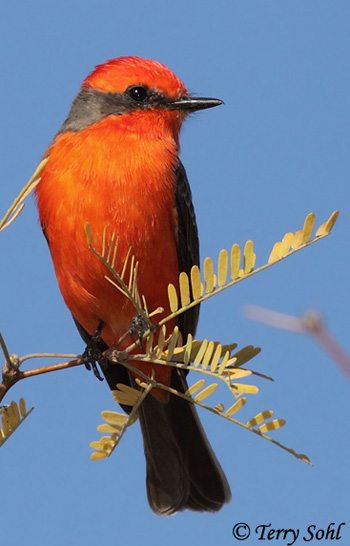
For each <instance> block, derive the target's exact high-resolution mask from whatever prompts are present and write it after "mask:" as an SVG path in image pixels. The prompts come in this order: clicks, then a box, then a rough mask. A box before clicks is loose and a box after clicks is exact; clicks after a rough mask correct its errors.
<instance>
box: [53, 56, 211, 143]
mask: <svg viewBox="0 0 350 546" xmlns="http://www.w3.org/2000/svg"><path fill="white" fill-rule="evenodd" d="M220 104H222V101H221V100H219V99H212V98H203V97H194V96H191V95H189V93H188V92H187V90H186V87H185V86H184V84H183V83H182V81H181V80H180V79H179V78H178V77H177V76H175V74H174V73H173V72H172V71H171V70H170V69H169V68H167V67H166V66H164V65H162V64H160V63H158V62H156V61H152V60H150V59H141V58H139V57H120V58H117V59H112V60H110V61H107V62H106V63H104V64H101V65H98V66H97V67H96V68H95V69H94V71H93V72H92V73H91V74H90V75H89V76H88V77H87V78H86V79H85V80H84V82H83V84H82V87H81V90H80V92H79V94H78V95H77V97H76V98H75V100H74V101H73V105H72V109H71V112H70V114H69V116H68V118H67V120H66V121H65V123H64V124H63V126H62V128H61V130H60V133H61V132H66V131H80V130H82V129H85V128H86V127H89V126H90V125H92V124H93V123H96V122H98V121H101V120H102V119H104V118H105V117H107V116H111V115H122V114H130V113H134V114H136V113H137V117H138V120H139V122H140V123H142V120H146V119H147V117H149V113H150V112H152V113H153V115H154V114H155V113H156V114H158V115H159V118H160V117H162V119H163V120H164V119H165V120H166V123H169V124H170V125H172V126H173V130H174V132H175V133H176V132H178V131H179V129H180V126H181V123H182V121H183V120H184V118H185V117H186V115H187V114H189V113H191V112H194V111H196V110H203V109H205V108H212V107H214V106H218V105H220ZM152 117H153V116H152Z"/></svg>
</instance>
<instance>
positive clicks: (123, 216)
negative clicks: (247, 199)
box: [36, 57, 231, 514]
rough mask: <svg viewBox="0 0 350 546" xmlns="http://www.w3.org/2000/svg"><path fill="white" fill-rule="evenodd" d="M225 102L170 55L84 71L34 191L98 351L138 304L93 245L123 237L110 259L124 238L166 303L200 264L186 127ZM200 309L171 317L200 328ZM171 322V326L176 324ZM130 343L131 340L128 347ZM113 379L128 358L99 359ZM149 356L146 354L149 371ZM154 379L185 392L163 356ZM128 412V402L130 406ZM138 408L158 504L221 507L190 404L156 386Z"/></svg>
mask: <svg viewBox="0 0 350 546" xmlns="http://www.w3.org/2000/svg"><path fill="white" fill-rule="evenodd" d="M221 103H222V101H220V100H218V99H209V98H195V97H193V96H191V95H189V93H188V92H187V90H186V88H185V86H184V84H183V83H182V82H181V81H180V80H179V79H178V78H177V77H176V76H175V75H174V74H173V73H172V72H171V71H170V70H169V69H168V68H167V67H165V66H164V65H161V64H159V63H157V62H155V61H152V60H149V59H140V58H138V57H121V58H118V59H113V60H111V61H108V62H106V63H105V64H102V65H99V66H97V67H96V68H95V70H94V71H93V72H92V73H91V74H90V75H89V76H88V77H87V78H86V79H85V81H84V82H83V84H82V87H81V89H80V91H79V93H78V95H77V96H76V98H75V99H74V101H73V104H72V107H71V110H70V112H69V115H68V117H67V119H66V121H65V122H64V123H63V125H62V127H61V128H60V130H59V131H58V133H57V134H56V136H55V137H54V139H53V141H52V143H51V145H50V147H49V149H48V151H47V153H46V155H45V157H48V158H49V162H48V163H47V165H46V166H45V168H44V170H43V171H42V174H41V180H40V182H39V184H38V186H37V189H36V198H37V205H38V209H39V216H40V222H41V225H42V228H43V231H44V234H45V237H46V239H47V241H48V244H49V247H50V251H51V256H52V260H53V263H54V267H55V271H56V275H57V280H58V284H59V287H60V290H61V292H62V295H63V298H64V300H65V302H66V304H67V306H68V308H69V309H70V311H71V313H72V315H73V318H74V320H75V322H76V324H77V327H78V329H79V332H80V334H81V336H82V338H83V339H84V341H85V342H86V343H87V344H88V346H89V344H90V345H91V343H92V340H95V339H96V336H94V334H95V333H96V332H97V331H100V337H99V340H98V341H97V342H96V343H97V345H98V348H99V350H100V351H103V350H104V349H106V348H107V347H110V346H112V345H114V344H115V343H116V342H117V340H118V339H119V338H120V336H121V335H122V334H124V333H125V332H126V331H127V330H128V329H129V328H130V325H131V323H132V319H133V316H134V315H135V309H134V307H133V306H132V304H131V303H130V302H129V301H128V300H127V299H126V298H125V296H124V295H123V294H121V293H120V291H119V290H117V289H116V288H115V287H113V286H112V285H111V284H110V283H108V282H107V281H106V279H105V275H106V269H105V266H104V265H103V263H102V262H101V261H100V260H99V259H98V258H97V257H96V256H94V255H93V254H92V252H91V251H90V250H89V248H88V245H87V240H86V234H85V231H84V225H85V223H86V222H88V223H89V224H90V226H91V233H92V238H93V243H94V242H95V246H97V247H98V245H100V244H101V241H102V237H103V230H104V228H105V229H106V234H107V241H106V242H107V245H108V241H109V239H108V238H110V237H111V236H112V234H113V233H115V235H116V236H117V237H118V238H119V245H118V252H117V259H116V263H115V269H116V270H117V271H121V269H122V265H123V262H124V260H125V257H126V254H127V252H128V250H129V248H130V247H131V248H132V254H133V255H134V256H135V259H136V260H137V261H138V262H139V270H138V288H139V292H140V294H143V295H144V296H145V299H146V302H147V306H148V309H149V310H154V309H156V308H158V307H163V308H164V313H169V312H170V310H169V304H168V298H167V287H168V284H169V283H173V284H174V285H175V286H178V276H179V273H180V272H181V271H186V272H187V273H189V272H190V270H191V267H192V266H193V265H194V264H197V265H198V263H199V249H198V233H197V225H196V219H195V214H194V209H193V205H192V198H191V190H190V186H189V183H188V180H187V177H186V173H185V169H184V167H183V165H182V164H181V162H180V159H179V156H178V154H179V132H180V128H181V125H182V122H183V121H184V119H185V118H186V116H187V115H188V114H189V113H191V112H194V111H196V110H201V109H204V108H211V107H213V106H218V105H219V104H221ZM198 312H199V309H198V307H195V308H193V309H190V310H188V311H187V312H186V313H184V314H183V315H180V317H179V319H178V320H177V321H175V322H173V323H172V324H169V326H168V328H169V327H174V326H175V324H177V325H178V327H179V329H180V332H181V334H182V337H183V339H184V340H186V339H187V335H188V334H189V333H191V334H192V335H194V333H195V330H196V326H197V322H198ZM169 331H170V330H169ZM129 344H130V339H127V340H125V342H124V345H122V346H120V348H123V347H125V346H126V345H129ZM101 368H102V371H103V373H104V376H105V378H106V380H107V382H108V384H109V386H110V388H111V389H115V388H116V385H117V383H124V384H129V385H130V384H133V380H132V378H131V377H130V376H129V374H128V372H127V371H126V369H125V367H123V366H121V365H111V364H110V365H107V366H106V365H104V366H101ZM151 368H152V366H150V365H145V364H144V363H141V362H140V363H139V369H141V370H142V371H143V372H144V373H147V374H150V373H151V371H152V370H151ZM154 372H155V378H156V379H157V380H158V381H160V382H162V383H165V384H167V385H171V387H173V388H175V389H177V390H178V391H180V392H185V390H186V389H187V384H186V379H185V374H184V373H183V371H180V370H177V369H175V368H172V369H170V368H167V367H164V366H158V367H157V368H156V369H155V370H154ZM129 410H130V408H129ZM139 418H140V423H141V429H142V434H143V439H144V448H145V455H146V464H147V493H148V499H149V503H150V506H151V508H152V509H153V510H154V511H155V512H156V513H157V514H172V513H174V512H177V511H179V510H184V509H185V508H189V509H191V510H197V511H212V512H215V511H217V510H219V509H220V508H221V507H222V506H223V504H224V503H226V502H228V501H229V500H230V498H231V493H230V488H229V485H228V483H227V480H226V477H225V475H224V473H223V471H222V469H221V466H220V464H219V462H218V460H217V459H216V457H215V454H214V452H213V450H212V448H211V446H210V444H209V442H208V440H207V438H206V436H205V433H204V431H203V428H202V426H201V424H200V421H199V418H198V416H197V413H196V410H195V408H194V406H193V404H189V403H188V402H186V401H184V400H182V399H181V398H179V397H178V396H174V395H170V396H165V394H164V391H160V390H158V391H157V392H155V393H154V396H148V397H146V399H145V401H144V402H143V404H142V406H141V408H140V411H139Z"/></svg>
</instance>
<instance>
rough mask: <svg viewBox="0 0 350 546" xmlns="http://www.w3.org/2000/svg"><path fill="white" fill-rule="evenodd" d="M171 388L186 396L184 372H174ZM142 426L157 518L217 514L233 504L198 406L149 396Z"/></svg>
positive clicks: (175, 398) (174, 398) (150, 497)
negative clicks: (188, 513)
mask: <svg viewBox="0 0 350 546" xmlns="http://www.w3.org/2000/svg"><path fill="white" fill-rule="evenodd" d="M171 386H172V387H173V388H174V389H176V390H178V391H179V392H185V390H186V389H187V384H186V380H185V378H184V376H183V374H182V372H180V371H178V370H174V372H173V377H172V383H171ZM140 423H141V430H142V434H143V440H144V448H145V455H146V466H147V494H148V500H149V503H150V506H151V508H152V510H153V511H154V512H156V514H159V515H164V514H166V515H170V514H173V513H175V512H178V511H180V510H184V509H185V508H188V509H190V510H196V511H200V512H202V511H208V512H216V511H218V510H220V508H221V507H222V506H223V505H224V504H225V503H227V502H229V501H230V499H231V491H230V486H229V485H228V482H227V479H226V476H225V474H224V472H223V470H222V468H221V466H220V463H219V462H218V460H217V458H216V456H215V454H214V452H213V450H212V448H211V446H210V444H209V441H208V439H207V437H206V435H205V432H204V430H203V428H202V425H201V423H200V421H199V418H198V415H197V412H196V409H195V407H194V405H193V404H189V403H188V402H186V401H185V400H183V399H181V398H180V397H178V396H174V395H170V398H169V402H168V403H164V402H161V401H159V400H157V399H156V398H154V397H153V396H148V397H147V398H146V399H145V400H144V402H143V403H142V406H141V408H140Z"/></svg>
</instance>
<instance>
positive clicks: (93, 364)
mask: <svg viewBox="0 0 350 546" xmlns="http://www.w3.org/2000/svg"><path fill="white" fill-rule="evenodd" d="M103 326H104V324H103V323H102V322H101V323H100V324H99V325H98V327H97V329H96V331H95V333H94V335H93V336H92V337H91V339H90V341H89V343H88V344H87V346H86V348H85V351H84V352H83V354H82V358H83V362H84V365H85V368H86V369H87V370H89V371H90V370H91V369H92V371H93V373H94V376H95V377H97V379H98V380H99V381H103V377H102V376H101V374H100V372H99V369H98V368H97V364H99V365H100V366H101V368H102V369H106V368H107V366H108V360H107V359H106V357H105V356H104V355H103V353H102V352H101V351H100V349H99V348H98V342H99V341H100V340H101V332H102V329H103Z"/></svg>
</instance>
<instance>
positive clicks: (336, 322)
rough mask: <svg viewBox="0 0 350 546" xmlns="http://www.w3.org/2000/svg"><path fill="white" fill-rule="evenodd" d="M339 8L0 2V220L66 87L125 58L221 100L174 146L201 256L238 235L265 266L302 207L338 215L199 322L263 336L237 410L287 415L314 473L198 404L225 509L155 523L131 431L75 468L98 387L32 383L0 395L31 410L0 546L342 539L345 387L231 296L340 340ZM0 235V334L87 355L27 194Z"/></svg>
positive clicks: (306, 345)
mask: <svg viewBox="0 0 350 546" xmlns="http://www.w3.org/2000/svg"><path fill="white" fill-rule="evenodd" d="M349 17H350V7H349V3H348V2H347V1H345V0H344V1H341V0H332V1H331V0H307V1H304V2H301V1H294V0H293V1H292V0H284V1H283V2H281V1H280V0H269V1H267V0H265V1H263V0H247V1H245V2H244V1H238V0H230V1H219V2H217V3H216V4H215V5H214V4H212V3H208V2H199V1H193V2H190V3H189V2H186V1H185V0H178V1H177V2H176V3H165V2H159V1H153V2H152V3H147V2H140V0H134V1H133V2H131V3H123V4H121V3H120V2H115V1H108V0H104V1H102V2H101V1H99V2H97V1H95V0H85V1H84V2H83V1H82V0H72V1H70V2H60V3H50V2H43V1H39V0H32V1H31V2H25V1H23V0H22V1H19V0H13V1H12V2H7V3H4V2H3V3H2V4H1V6H0V36H1V48H0V62H1V85H0V94H1V102H2V105H3V107H2V123H1V127H0V139H1V152H2V153H1V176H0V184H1V210H2V211H5V210H6V209H7V208H8V206H9V204H10V203H11V202H12V200H13V198H14V197H15V196H16V195H17V193H18V192H19V191H20V189H21V187H22V186H23V185H24V184H25V182H26V181H27V180H28V178H29V177H30V175H31V173H32V172H33V171H34V169H35V167H36V165H37V163H38V162H39V160H40V158H41V156H42V154H43V153H44V151H45V149H46V147H47V145H48V144H49V142H50V140H51V138H52V136H53V135H54V134H55V132H56V131H57V129H58V128H59V126H60V125H61V123H62V121H63V120H64V118H65V116H66V114H67V111H68V110H69V107H70V103H71V100H72V99H73V97H74V95H75V94H76V92H77V90H78V88H79V86H80V84H81V81H82V80H83V79H84V78H85V76H86V75H87V74H88V73H89V72H90V71H91V70H92V68H93V67H94V65H96V64H98V63H101V62H104V61H105V60H107V59H109V58H113V57H118V56H121V55H138V56H141V57H150V58H154V59H156V60H158V61H160V62H162V63H164V64H166V65H168V66H169V67H170V68H171V69H172V70H173V71H174V72H175V73H176V74H177V75H178V76H179V77H180V78H181V79H182V80H183V81H184V82H185V84H186V85H187V87H188V88H189V89H190V90H191V91H193V92H196V93H198V94H201V95H204V96H213V97H218V98H221V99H223V100H224V101H225V106H223V107H220V108H216V109H214V110H211V111H207V112H202V113H198V114H197V115H196V116H193V117H191V118H190V119H189V120H188V121H187V123H186V125H185V127H184V129H183V132H182V138H181V145H182V153H181V157H182V160H183V163H184V164H185V167H186V170H187V174H188V177H189V180H190V182H191V186H192V190H193V198H194V203H195V207H196V212H197V220H198V225H199V231H200V239H201V255H202V258H204V257H205V256H208V255H209V256H212V257H215V256H216V255H217V253H218V251H219V250H220V249H221V248H223V247H226V248H227V247H230V246H231V244H232V243H234V242H238V243H240V244H244V242H245V241H246V240H247V239H249V238H251V239H253V241H254V243H255V247H256V252H257V265H262V264H263V263H265V261H266V259H267V256H268V254H269V250H270V248H271V247H272V245H273V243H274V242H275V241H276V240H278V239H280V238H281V237H282V236H283V235H284V234H285V233H286V232H287V231H290V230H292V231H295V230H296V229H299V228H300V227H301V226H302V223H303V220H304V218H305V216H306V214H307V213H309V212H310V211H313V212H315V214H316V224H317V225H319V224H320V223H321V222H323V221H324V220H325V219H326V218H328V216H329V215H330V213H331V212H332V211H333V210H335V209H338V208H339V209H340V218H339V220H338V223H337V225H336V226H335V228H334V232H333V233H332V235H331V236H330V237H328V238H327V239H325V240H323V241H321V242H319V243H317V244H315V245H313V246H311V247H310V248H309V249H306V250H303V251H301V252H299V253H297V254H296V255H294V256H293V257H291V258H289V259H288V260H285V261H283V262H282V263H281V264H278V265H276V266H275V267H273V268H271V269H269V270H267V271H266V272H264V273H261V274H259V275H257V276H256V277H254V278H253V279H249V280H246V281H244V282H243V283H240V284H239V285H237V286H235V287H234V288H232V289H231V290H230V291H229V292H226V293H224V294H223V295H221V296H219V297H217V298H214V299H213V300H211V301H209V302H207V304H206V305H204V306H203V308H202V311H201V319H200V324H199V329H198V332H197V335H198V337H199V338H204V337H209V338H210V339H220V340H222V341H223V342H230V341H235V342H237V343H238V344H239V346H240V347H242V346H244V345H245V344H254V345H258V346H261V347H262V353H261V355H260V356H259V357H257V358H256V359H255V361H254V368H255V369H257V371H261V372H262V373H266V374H268V375H272V376H273V377H274V379H275V382H274V383H268V382H264V381H259V382H258V383H257V384H258V386H259V387H260V393H259V395H258V396H257V397H255V398H253V397H251V399H250V400H249V405H248V406H247V410H242V414H239V416H240V417H241V418H242V419H243V420H248V419H249V418H250V417H252V416H253V415H254V414H255V413H257V412H258V411H260V410H264V409H267V408H269V409H273V410H274V411H275V415H276V417H284V418H286V419H287V426H286V427H285V428H284V429H282V430H280V431H278V432H275V433H274V437H275V438H276V439H277V440H279V441H281V442H283V443H285V444H286V445H288V446H291V447H293V448H294V449H295V450H297V451H299V452H304V453H307V454H308V455H309V457H310V458H311V459H312V461H313V463H314V466H313V467H309V466H307V465H306V464H304V463H302V462H300V461H298V460H296V459H294V458H293V457H292V456H290V455H289V454H286V453H285V452H283V451H282V450H279V449H278V448H276V447H274V446H272V445H270V444H269V443H267V442H265V441H263V440H261V439H259V438H257V437H255V436H253V435H252V434H250V433H248V432H246V431H244V430H242V429H239V428H238V427H235V426H234V425H231V424H230V423H228V422H225V421H223V420H222V421H221V420H219V419H218V418H215V417H213V416H211V415H207V414H206V413H203V412H202V413H201V417H202V420H203V423H204V425H205V428H206V430H207V432H208V435H209V437H210V439H211V441H212V444H213V446H214V448H215V451H216V452H217V454H218V457H219V459H220V461H221V462H222V465H223V467H224V469H225V471H226V473H227V476H228V479H229V481H230V484H231V488H232V492H233V500H232V502H231V504H230V505H228V506H227V507H225V508H224V509H223V510H222V511H221V512H219V513H218V514H216V515H203V514H195V513H190V512H188V513H182V514H178V515H176V516H174V517H172V518H159V517H156V516H155V515H154V514H153V513H152V512H151V511H150V509H149V507H148V504H147V500H146V493H145V485H144V481H145V468H144V457H143V452H142V442H141V438H140V432H139V428H138V425H135V426H134V427H133V428H132V429H131V430H130V431H129V432H128V434H127V435H126V436H125V437H124V439H123V441H122V442H121V444H120V445H119V447H118V449H117V450H116V451H115V453H114V454H113V456H112V457H111V458H110V459H108V460H106V461H101V462H95V463H92V462H91V461H90V459H89V454H90V449H89V447H88V444H89V442H90V441H92V440H94V439H96V438H97V437H98V434H97V433H96V426H97V425H98V424H99V423H100V421H101V418H100V412H101V410H104V409H115V410H117V407H116V406H114V405H113V402H112V400H111V397H110V394H109V391H108V389H107V387H106V385H105V384H104V383H102V384H100V383H99V382H97V381H95V380H94V379H93V377H92V376H91V374H88V373H87V372H85V370H84V369H82V368H79V369H74V370H71V371H69V372H65V373H64V372H60V373H57V374H51V375H49V376H46V377H44V376H43V377H40V378H34V379H31V380H27V381H24V382H22V383H20V384H18V385H17V386H16V387H15V388H14V389H13V390H12V391H11V392H10V394H9V397H8V400H7V401H10V400H12V399H15V400H18V399H19V398H20V397H21V396H23V397H25V399H26V400H27V403H28V404H29V405H34V406H35V411H34V412H33V413H32V415H31V416H30V417H29V419H28V420H27V421H26V422H25V423H24V424H23V426H22V427H21V428H20V429H19V430H18V431H17V432H16V434H15V435H14V436H13V437H12V438H11V440H10V441H9V442H8V443H7V444H6V445H5V446H4V447H3V449H1V464H0V489H1V497H2V508H1V512H0V529H1V535H2V536H4V535H6V540H4V539H3V543H4V544H6V546H22V545H23V544H25V545H26V546H34V545H35V546H38V545H40V544H45V545H46V544H48V545H50V546H56V545H61V544H68V545H70V544H84V546H92V545H95V544H96V543H102V542H103V543H104V544H129V545H131V546H133V545H136V544H139V543H141V542H142V541H143V543H151V542H152V544H153V545H154V546H158V545H163V544H165V543H166V544H167V545H168V546H172V545H175V544H179V542H182V543H185V544H187V543H188V544H190V543H191V544H193V545H199V544H201V545H205V546H206V545H212V544H214V543H217V544H220V545H226V544H227V545H228V544H232V543H233V542H234V539H233V536H232V527H233V525H234V524H235V523H237V522H239V521H243V522H246V523H248V524H249V525H250V526H251V527H252V530H253V531H252V536H251V537H250V538H249V539H248V540H247V542H246V543H247V544H259V543H260V542H258V541H257V535H255V534H254V528H255V527H256V526H258V525H261V524H269V523H271V524H272V526H273V527H274V528H285V527H288V528H299V529H300V532H301V534H302V533H305V532H306V529H307V527H308V526H309V525H317V528H327V526H328V524H329V523H331V522H335V523H336V524H339V523H342V522H347V524H346V526H345V527H343V528H342V533H341V534H342V536H343V543H344V544H346V539H347V540H349V537H350V521H349V519H347V518H348V515H349V490H350V473H349V464H348V453H349V448H350V442H349V419H348V415H349V410H350V402H349V388H350V385H349V383H348V382H347V381H346V379H345V377H344V376H343V375H342V373H341V372H340V371H339V370H338V368H337V367H336V365H335V364H334V363H333V362H332V361H331V359H330V358H329V356H328V355H326V354H325V353H324V352H323V351H322V350H321V349H320V348H319V347H318V346H316V345H315V343H314V342H313V341H312V340H310V339H308V338H304V337H302V336H297V335H293V334H290V333H288V332H284V331H281V330H276V329H272V328H269V327H267V326H264V325H261V324H257V323H254V322H251V321H249V320H247V319H245V318H244V317H243V314H242V309H243V307H244V305H246V304H257V305H260V306H264V307H268V308H272V309H274V310H276V311H279V312H285V313H290V314H294V315H300V314H302V313H304V312H305V311H306V310H307V309H310V308H312V309H315V310H317V311H319V312H320V313H322V315H323V317H324V320H325V321H326V323H327V325H328V328H329V330H330V331H331V333H332V334H333V335H334V337H335V338H336V339H337V340H338V341H339V342H340V343H341V344H342V345H343V346H344V347H345V348H347V350H348V351H349V350H350V347H349V334H348V308H349V290H348V275H349V274H348V271H349V266H350V264H349V253H348V252H347V249H348V247H349V244H348V241H347V237H348V234H349V232H350V225H349V224H350V220H349V219H350V206H349V202H350V194H349V182H348V179H349V167H350V161H349V152H348V150H349V144H350V143H349V122H350V120H349V112H350V108H349V82H350V80H349V70H348V57H349V46H350V34H349V25H348V21H349ZM1 216H2V214H1ZM0 244H1V255H2V267H1V285H0V286H1V288H0V290H1V292H0V293H1V307H2V320H1V331H2V333H3V335H4V337H5V340H6V342H7V344H8V347H9V350H10V352H13V353H18V354H21V355H22V354H28V353H32V352H38V351H40V352H46V351H49V352H53V351H57V352H72V353H79V352H80V351H82V349H83V344H82V342H81V340H80V338H79V335H78V334H77V332H76V331H75V328H74V325H73V322H72V320H71V318H70V315H69V312H68V311H67V309H66V308H65V306H64V303H63V301H62V299H61V296H60V294H59V291H58V288H57V285H56V280H55V277H54V273H53V268H52V265H51V261H50V258H49V253H48V249H47V246H46V243H45V240H44V238H43V236H42V234H41V231H40V228H39V226H38V222H37V213H36V210H35V207H34V204H33V201H32V200H31V199H30V200H28V203H27V205H26V208H25V211H24V212H23V213H22V214H21V216H20V217H19V218H18V219H17V221H16V222H15V223H14V224H13V225H12V226H11V227H10V228H9V229H8V230H6V231H5V232H4V233H3V234H2V235H1V241H0ZM252 398H253V399H252ZM5 401H6V400H5ZM243 411H244V412H245V413H244V414H243ZM298 541H299V542H297V544H298V543H303V541H302V539H301V538H299V539H298ZM279 542H280V543H282V544H283V543H286V542H285V541H283V540H281V539H280V541H279Z"/></svg>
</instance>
